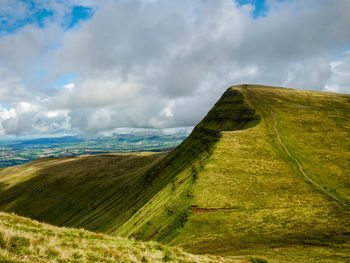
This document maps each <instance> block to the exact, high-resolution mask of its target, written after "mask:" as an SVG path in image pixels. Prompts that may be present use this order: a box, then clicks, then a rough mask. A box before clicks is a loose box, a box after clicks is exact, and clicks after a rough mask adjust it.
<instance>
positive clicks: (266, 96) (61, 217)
mask: <svg viewBox="0 0 350 263" xmlns="http://www.w3.org/2000/svg"><path fill="white" fill-rule="evenodd" d="M349 130H350V96H349V95H340V94H331V93H323V92H311V91H299V90H292V89H285V88H276V87H266V86H258V85H240V86H235V87H231V88H229V89H228V90H227V91H226V92H225V93H224V94H223V96H222V97H221V98H220V100H219V101H218V102H217V103H216V104H215V106H214V107H213V108H212V110H211V111H210V112H209V113H208V115H207V116H206V117H205V118H204V119H203V120H202V121H201V122H200V123H199V124H198V125H197V126H196V127H195V129H194V130H193V132H192V134H191V135H190V136H189V137H188V138H187V139H186V140H185V141H184V142H183V143H182V144H181V145H180V146H178V147H177V148H176V149H175V150H173V151H172V152H171V153H169V154H168V155H166V156H164V155H163V156H153V155H150V156H144V158H143V159H138V158H136V157H135V158H136V159H137V160H141V161H140V162H139V163H138V164H137V165H135V164H134V161H135V160H136V159H135V160H133V159H132V158H131V159H129V161H126V163H125V164H123V162H119V161H115V160H113V159H111V161H110V162H101V163H99V162H97V163H96V165H95V166H96V167H97V168H96V169H92V170H91V169H89V167H91V165H92V166H94V165H93V163H94V161H93V160H94V159H93V158H92V159H86V160H87V161H85V162H83V161H82V162H79V159H77V160H78V161H72V162H71V163H72V164H73V163H75V165H72V166H70V165H68V164H69V163H70V160H73V159H67V160H69V161H66V160H64V159H60V160H59V163H60V164H58V163H57V165H56V164H55V160H52V163H50V161H45V160H42V161H38V163H34V168H33V167H32V166H31V165H33V164H29V165H28V166H24V168H25V169H28V170H31V169H34V170H36V171H40V172H39V174H40V175H41V176H39V177H38V176H37V175H38V172H35V171H32V172H28V171H25V170H23V169H22V168H21V167H18V170H6V171H5V172H4V170H0V183H1V184H2V186H1V185H0V187H1V193H0V209H1V210H5V211H16V212H17V213H21V214H25V215H27V216H30V217H33V218H39V219H41V220H45V221H48V222H52V223H54V224H60V225H68V226H79V227H84V228H87V229H91V230H98V231H103V232H107V233H110V234H113V235H120V236H124V237H134V238H135V239H139V240H155V241H159V242H162V243H165V244H170V245H176V246H181V247H183V248H185V249H186V250H187V251H190V252H195V253H214V254H220V255H225V256H231V255H257V256H264V257H267V258H269V259H271V261H272V262H279V261H283V262H344V261H350V256H349V255H350V253H349V251H350V234H349V233H350V211H349V202H350V170H349V167H350V152H349V148H350V144H349V141H350V140H349V137H350V136H349ZM150 158H154V159H150ZM96 160H97V159H96ZM142 160H143V161H142ZM56 161H58V160H56ZM36 164H37V167H36ZM126 164H127V165H126ZM69 167H71V168H69ZM74 167H76V168H74ZM106 167H109V168H108V172H106V171H104V169H106ZM141 167H142V168H141ZM14 169H15V168H14ZM37 169H39V170H37ZM76 169H77V170H76ZM135 169H136V170H135ZM90 170H91V171H90ZM47 171H50V172H47ZM87 171H90V172H89V173H87ZM21 174H22V175H21ZM28 174H35V176H33V177H31V176H29V177H31V178H26V177H27V176H28ZM70 174H71V176H70ZM118 174H119V175H120V176H116V178H114V176H113V175H118ZM51 177H52V178H56V177H59V178H60V180H58V182H61V183H56V181H55V180H52V181H51V180H48V178H51ZM106 177H107V178H114V179H113V180H111V179H108V180H106ZM23 178H24V179H23ZM35 178H37V179H35ZM45 178H46V179H45ZM66 178H70V179H69V180H68V181H67V180H66ZM96 178H99V179H98V180H95V179H96ZM43 179H45V180H43ZM22 180H24V181H25V182H22ZM43 181H46V182H50V183H49V184H48V185H45V187H44V188H43V187H41V188H39V189H35V190H33V189H28V186H29V185H30V186H31V185H41V182H43ZM63 182H65V183H67V189H65V190H64V191H63V193H67V194H65V195H64V197H65V198H60V197H61V196H60V195H58V198H56V197H57V195H56V196H52V195H47V196H49V198H48V197H46V199H44V201H41V197H40V196H41V193H42V192H45V191H46V189H50V191H55V189H60V187H62V185H63ZM86 185H90V186H89V187H88V188H87V190H86V191H81V189H83V188H79V187H78V186H80V187H83V186H84V187H85V186H86ZM42 189H45V190H42ZM62 189H63V188H62ZM69 189H70V190H69ZM72 189H73V190H72ZM79 189H80V190H79ZM21 192H23V194H21ZM53 193H56V192H53ZM71 196H73V198H72V197H71ZM76 196H79V198H76ZM54 197H55V198H54ZM82 197H84V198H83V200H84V202H82V203H79V202H80V200H82ZM85 197H86V198H85ZM55 199H57V201H56V200H55ZM62 199H63V200H62ZM47 203H49V204H47ZM27 206H28V207H29V208H28V207H27ZM41 206H42V207H43V208H45V209H44V210H42V212H38V211H39V210H38V209H37V208H38V207H41ZM30 207H31V208H30ZM72 207H74V209H72ZM65 210H67V211H68V212H67V214H69V216H67V215H66V213H65Z"/></svg>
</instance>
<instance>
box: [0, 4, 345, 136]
mask: <svg viewBox="0 0 350 263" xmlns="http://www.w3.org/2000/svg"><path fill="white" fill-rule="evenodd" d="M10 2H11V1H7V2H6V3H7V4H6V6H7V8H9V9H8V10H7V11H1V10H0V13H1V12H5V13H6V12H7V13H11V12H15V11H13V10H12V9H11V6H10V5H11V3H10ZM38 3H40V5H42V6H45V7H47V8H48V10H54V11H55V16H54V18H52V19H51V20H49V21H46V22H45V26H44V27H43V28H38V27H36V26H34V25H31V26H26V27H24V28H22V29H21V30H18V32H16V33H14V34H9V35H4V36H2V37H1V38H0V100H1V101H0V103H8V104H11V107H12V108H11V110H13V112H15V113H12V114H16V116H13V117H11V118H7V119H6V120H5V119H4V118H2V119H1V121H0V123H1V124H0V130H1V132H2V133H3V134H4V133H6V134H21V133H27V132H44V131H45V132H46V133H48V132H50V131H55V130H60V131H62V130H64V131H66V132H67V131H70V130H72V129H73V130H74V131H77V132H79V133H83V134H87V135H88V134H96V133H99V134H103V133H104V134H109V133H111V131H114V130H115V129H118V128H120V127H156V128H168V127H177V126H192V125H195V124H196V123H197V122H198V121H199V120H200V119H201V118H202V117H203V116H204V115H205V113H206V112H207V111H208V110H209V109H210V107H211V106H212V105H213V104H214V103H215V101H216V100H217V99H218V98H219V97H220V95H221V93H222V92H223V91H224V90H225V89H226V88H227V87H228V86H230V85H235V84H238V83H261V84H266V85H277V86H281V85H283V86H288V87H290V88H299V89H310V90H328V91H336V92H344V93H350V76H349V72H350V59H349V53H347V52H345V53H343V54H341V55H334V54H333V53H332V50H334V49H337V48H343V47H344V46H346V45H349V44H350V35H349V33H348V28H350V20H349V19H348V14H349V13H350V1H347V0H337V1H331V0H325V1H318V0H309V1H302V0H295V1H277V0H269V1H266V3H267V5H269V7H270V8H269V11H267V13H266V16H265V17H261V18H259V19H253V18H252V11H253V7H252V6H251V5H244V6H243V7H242V6H239V5H236V4H235V2H234V1H232V0H215V1H213V0H205V1H187V0H177V1H173V0H171V1H153V0H152V1H149V0H147V1H146V0H142V1H141V0H131V1H111V0H104V1H89V2H85V1H83V0H81V1H78V0H76V1H72V2H69V4H68V2H67V3H66V4H62V3H61V2H57V1H49V0H40V1H38ZM75 4H83V5H85V6H86V5H87V6H91V7H93V8H94V10H95V14H94V16H93V17H92V18H91V19H89V20H88V21H85V22H83V23H82V24H80V26H78V27H75V28H73V29H70V30H68V31H64V30H63V29H62V28H61V27H59V26H58V24H60V23H61V22H62V21H64V19H66V18H64V16H65V15H66V14H68V13H69V12H70V11H71V8H72V6H73V5H75ZM9 10H10V11H9ZM11 10H12V11H11ZM28 15H30V14H29V13H28V10H27V9H23V10H22V11H21V10H20V9H19V10H18V14H16V16H17V17H25V16H28ZM58 21H61V22H60V23H59V22H58ZM23 43H26V45H23ZM41 72H44V73H41ZM45 72H46V73H45ZM70 73H74V74H75V75H76V77H75V78H74V80H73V82H74V83H73V82H72V83H69V84H66V85H64V86H63V87H62V88H59V89H57V88H56V87H55V85H54V81H55V79H57V78H59V77H60V76H63V75H66V74H70ZM24 101H25V102H26V103H29V104H30V105H31V106H30V107H29V106H28V105H27V106H23V104H22V106H20V105H21V104H20V103H23V102H24ZM21 107H22V108H21ZM5 110H6V109H5ZM5 110H4V108H1V112H2V114H3V115H2V116H5V114H7V115H6V116H8V114H10V113H9V111H10V110H6V111H5ZM23 119H25V120H24V123H25V124H26V125H22V124H21V121H22V120H23Z"/></svg>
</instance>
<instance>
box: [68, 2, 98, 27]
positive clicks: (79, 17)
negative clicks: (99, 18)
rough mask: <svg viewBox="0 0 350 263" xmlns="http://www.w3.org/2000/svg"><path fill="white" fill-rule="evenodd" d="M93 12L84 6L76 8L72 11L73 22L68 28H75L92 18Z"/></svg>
mask: <svg viewBox="0 0 350 263" xmlns="http://www.w3.org/2000/svg"><path fill="white" fill-rule="evenodd" d="M92 15H93V11H92V8H89V7H84V6H75V7H74V8H73V10H72V20H71V22H70V24H69V25H68V28H72V27H74V26H75V25H76V24H78V23H79V22H80V21H85V20H87V19H89V18H90V17H92Z"/></svg>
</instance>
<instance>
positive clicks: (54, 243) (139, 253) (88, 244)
mask: <svg viewBox="0 0 350 263" xmlns="http://www.w3.org/2000/svg"><path fill="white" fill-rule="evenodd" d="M0 262H8V263H10V262H184V263H185V262H198V263H199V262H213V263H214V262H247V261H243V260H233V259H224V258H220V257H217V256H197V255H191V254H188V253H185V252H183V251H182V250H181V249H179V248H174V247H167V246H164V245H161V244H159V243H156V242H146V243H143V242H139V241H135V240H130V239H126V238H120V237H111V236H107V235H104V234H99V233H93V232H89V231H85V230H78V229H73V228H60V227H54V226H51V225H48V224H42V223H39V222H37V221H34V220H30V219H28V218H24V217H19V216H16V215H14V214H6V213H0Z"/></svg>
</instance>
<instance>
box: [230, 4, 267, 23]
mask: <svg viewBox="0 0 350 263" xmlns="http://www.w3.org/2000/svg"><path fill="white" fill-rule="evenodd" d="M237 3H238V4H239V5H246V4H251V5H254V6H255V9H254V11H253V17H254V18H255V19H256V18H259V17H261V16H264V15H265V13H266V11H267V10H268V8H267V6H266V3H265V0H237Z"/></svg>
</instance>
